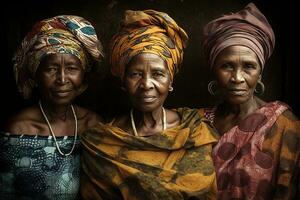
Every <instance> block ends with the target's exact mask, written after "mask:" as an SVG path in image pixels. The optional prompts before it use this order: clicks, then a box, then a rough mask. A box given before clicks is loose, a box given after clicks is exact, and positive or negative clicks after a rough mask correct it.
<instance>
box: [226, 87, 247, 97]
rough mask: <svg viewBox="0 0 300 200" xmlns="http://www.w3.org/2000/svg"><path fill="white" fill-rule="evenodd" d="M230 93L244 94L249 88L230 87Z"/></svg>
mask: <svg viewBox="0 0 300 200" xmlns="http://www.w3.org/2000/svg"><path fill="white" fill-rule="evenodd" d="M229 93H230V94H232V95H235V96H242V95H244V94H245V93H247V90H246V89H236V88H234V89H229Z"/></svg>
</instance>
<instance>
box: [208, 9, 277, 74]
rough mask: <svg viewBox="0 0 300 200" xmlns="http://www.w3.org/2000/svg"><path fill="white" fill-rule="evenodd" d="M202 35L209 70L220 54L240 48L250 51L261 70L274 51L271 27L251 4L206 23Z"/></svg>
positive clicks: (273, 37)
mask: <svg viewBox="0 0 300 200" xmlns="http://www.w3.org/2000/svg"><path fill="white" fill-rule="evenodd" d="M203 34H204V43H203V49H204V51H205V54H206V56H207V58H208V63H209V65H210V67H211V68H212V67H213V65H214V62H215V59H216V57H217V55H218V54H219V53H220V52H221V51H222V50H224V49H225V48H226V47H229V46H233V45H241V46H246V47H248V48H250V49H251V50H252V51H254V53H255V54H256V55H257V57H258V59H259V61H260V64H261V67H262V69H263V67H264V65H265V61H266V60H267V59H268V58H269V57H270V56H271V54H272V52H273V49H274V47H275V36H274V32H273V30H272V27H271V25H270V24H269V22H268V20H267V19H266V17H265V16H264V15H263V14H262V13H261V12H260V11H259V10H258V9H257V7H256V6H255V5H254V4H253V3H250V4H248V5H247V6H246V7H245V8H244V9H243V10H241V11H239V12H237V13H231V14H229V15H223V16H222V17H220V18H217V19H215V20H213V21H211V22H209V23H208V24H207V25H205V27H204V29H203Z"/></svg>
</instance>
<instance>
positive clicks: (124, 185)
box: [81, 108, 216, 200]
mask: <svg viewBox="0 0 300 200" xmlns="http://www.w3.org/2000/svg"><path fill="white" fill-rule="evenodd" d="M176 112H178V114H179V115H180V117H181V123H180V125H179V126H177V127H174V128H170V129H166V130H165V131H164V132H162V133H161V134H159V135H152V136H148V137H136V136H134V135H131V134H129V133H127V132H125V131H123V130H121V129H120V128H118V127H114V126H112V123H109V124H101V123H99V124H98V126H96V127H95V128H93V129H91V130H88V131H86V132H85V133H84V134H83V136H82V144H83V154H82V170H83V176H82V179H81V193H82V196H83V198H84V199H105V200H110V199H124V200H183V199H216V176H215V171H214V167H213V161H212V158H211V153H212V145H213V144H215V143H216V136H215V132H214V129H213V128H212V127H210V126H209V123H207V121H205V120H203V118H200V115H199V114H198V111H197V110H192V109H187V108H182V109H178V110H176Z"/></svg>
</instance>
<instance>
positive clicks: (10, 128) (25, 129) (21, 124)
mask: <svg viewBox="0 0 300 200" xmlns="http://www.w3.org/2000/svg"><path fill="white" fill-rule="evenodd" d="M41 120H42V119H41V117H40V113H39V109H38V108H37V106H32V107H28V108H25V109H24V110H22V111H20V112H19V113H17V114H16V115H15V116H13V117H12V118H10V119H9V120H8V122H7V123H6V127H5V131H7V132H9V133H12V134H38V132H39V131H40V130H39V128H38V127H39V126H37V124H39V123H41Z"/></svg>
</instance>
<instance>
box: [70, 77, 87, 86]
mask: <svg viewBox="0 0 300 200" xmlns="http://www.w3.org/2000/svg"><path fill="white" fill-rule="evenodd" d="M71 81H72V83H73V85H74V87H76V88H78V87H80V86H81V85H82V84H83V82H84V76H83V75H77V76H73V77H72V78H71Z"/></svg>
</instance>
